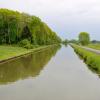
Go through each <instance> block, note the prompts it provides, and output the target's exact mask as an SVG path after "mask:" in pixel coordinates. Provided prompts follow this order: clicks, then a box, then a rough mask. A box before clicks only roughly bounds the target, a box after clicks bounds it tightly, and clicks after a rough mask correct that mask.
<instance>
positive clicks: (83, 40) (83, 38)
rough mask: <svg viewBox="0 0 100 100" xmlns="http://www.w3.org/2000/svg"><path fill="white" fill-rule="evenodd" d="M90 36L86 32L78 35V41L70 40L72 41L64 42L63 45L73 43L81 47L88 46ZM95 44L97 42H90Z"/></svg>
mask: <svg viewBox="0 0 100 100" xmlns="http://www.w3.org/2000/svg"><path fill="white" fill-rule="evenodd" d="M90 42H91V41H90V35H89V33H87V32H81V33H79V36H78V40H75V39H72V40H67V39H66V40H64V41H63V43H75V44H81V45H88V44H89V43H90ZM92 42H97V41H92Z"/></svg>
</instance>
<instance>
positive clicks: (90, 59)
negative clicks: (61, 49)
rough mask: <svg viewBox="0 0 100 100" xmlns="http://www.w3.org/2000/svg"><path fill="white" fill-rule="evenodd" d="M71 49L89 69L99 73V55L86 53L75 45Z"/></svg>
mask: <svg viewBox="0 0 100 100" xmlns="http://www.w3.org/2000/svg"><path fill="white" fill-rule="evenodd" d="M72 47H73V48H74V50H75V52H76V53H77V54H78V55H79V56H80V57H81V58H82V59H83V60H84V62H85V63H86V64H87V65H88V66H89V67H91V68H92V69H94V70H96V71H99V73H100V55H97V54H95V53H93V52H90V51H87V50H85V49H83V48H81V47H79V46H77V45H72Z"/></svg>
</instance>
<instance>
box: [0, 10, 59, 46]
mask: <svg viewBox="0 0 100 100" xmlns="http://www.w3.org/2000/svg"><path fill="white" fill-rule="evenodd" d="M24 39H28V40H29V41H30V42H31V43H32V44H34V45H35V44H37V45H45V44H53V43H59V42H61V39H60V38H59V36H57V35H56V33H55V32H53V31H52V30H51V29H50V28H49V27H48V25H47V24H46V23H44V22H42V21H41V19H40V18H38V17H36V16H31V15H28V14H26V13H19V12H17V11H12V10H8V9H0V44H3V43H6V44H14V43H15V44H16V43H18V42H19V41H21V40H24Z"/></svg>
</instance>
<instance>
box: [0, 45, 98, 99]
mask: <svg viewBox="0 0 100 100" xmlns="http://www.w3.org/2000/svg"><path fill="white" fill-rule="evenodd" d="M0 100H100V79H99V77H98V75H96V74H95V73H93V72H92V71H91V70H90V69H89V68H88V67H87V66H86V64H85V63H83V61H82V60H80V59H79V57H78V56H77V55H76V54H75V52H74V50H73V49H72V48H71V47H70V46H68V47H64V46H62V48H61V49H60V47H59V46H56V47H50V48H48V49H46V50H43V51H41V52H37V53H34V54H32V55H29V56H25V57H22V58H20V59H16V60H13V61H10V62H7V63H5V64H1V65H0Z"/></svg>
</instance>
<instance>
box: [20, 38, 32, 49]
mask: <svg viewBox="0 0 100 100" xmlns="http://www.w3.org/2000/svg"><path fill="white" fill-rule="evenodd" d="M19 46H20V47H24V48H26V49H32V48H33V45H32V44H31V43H30V41H29V40H28V39H24V40H21V41H20V42H19Z"/></svg>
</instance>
